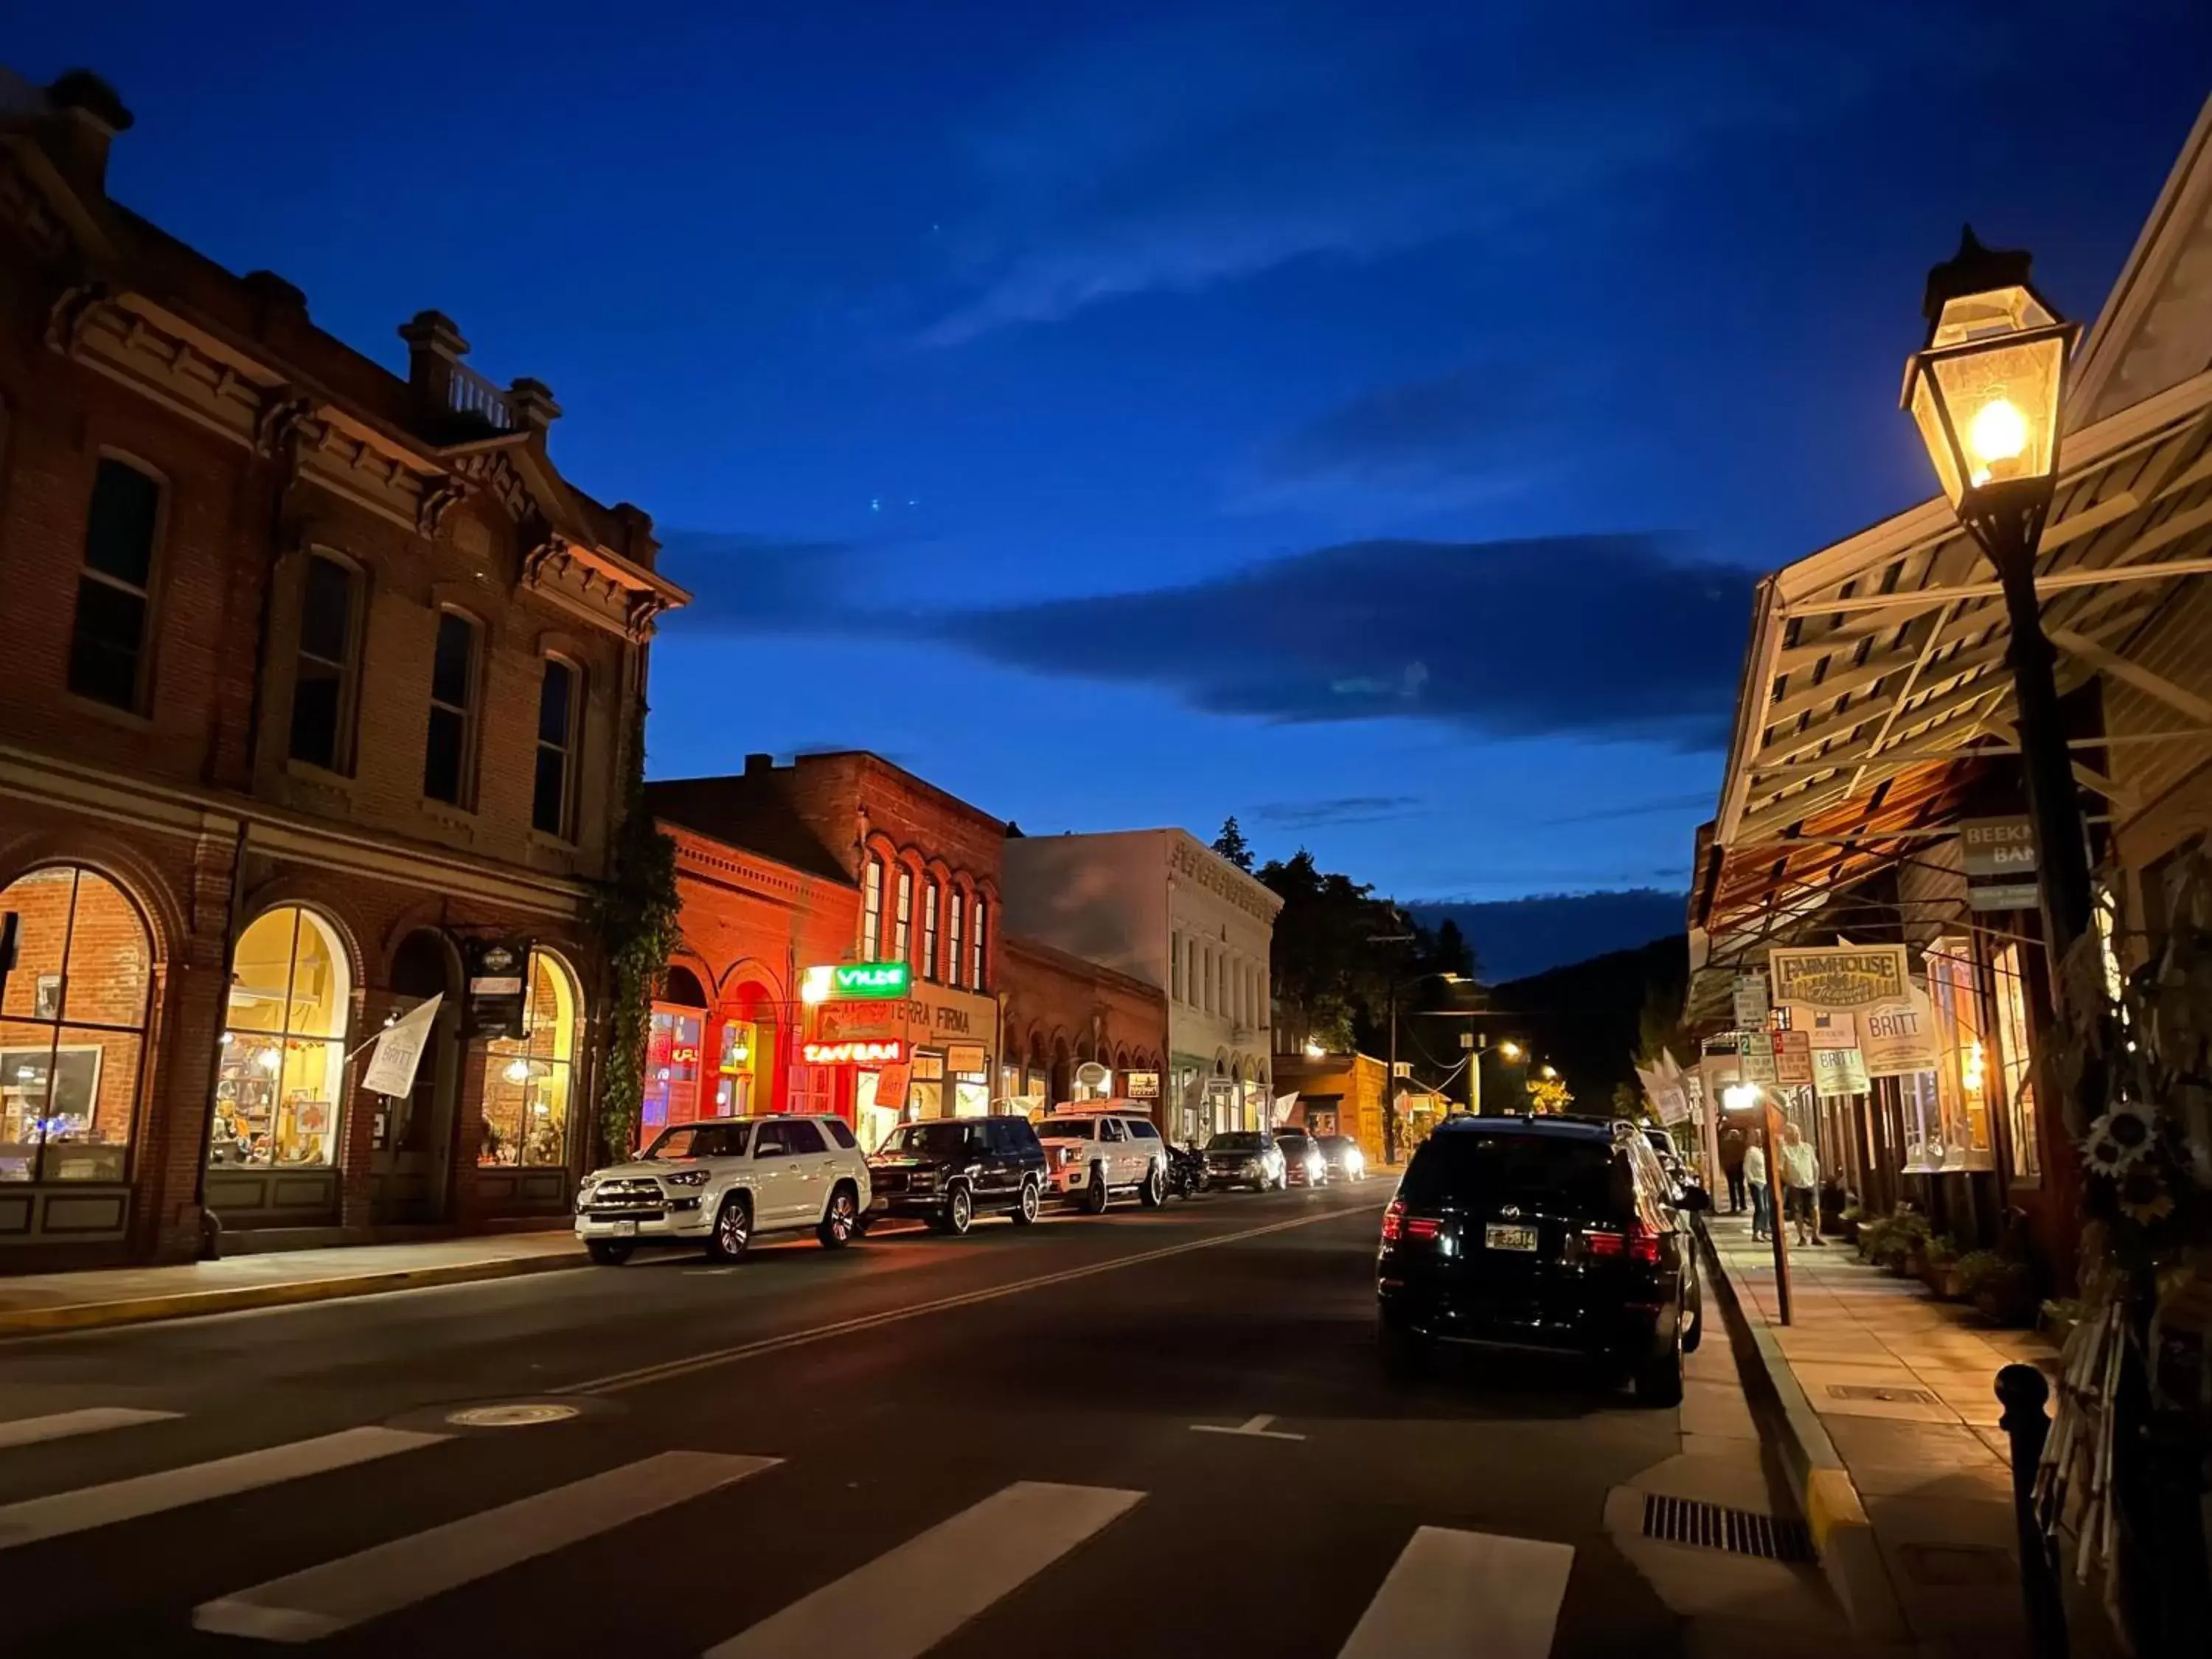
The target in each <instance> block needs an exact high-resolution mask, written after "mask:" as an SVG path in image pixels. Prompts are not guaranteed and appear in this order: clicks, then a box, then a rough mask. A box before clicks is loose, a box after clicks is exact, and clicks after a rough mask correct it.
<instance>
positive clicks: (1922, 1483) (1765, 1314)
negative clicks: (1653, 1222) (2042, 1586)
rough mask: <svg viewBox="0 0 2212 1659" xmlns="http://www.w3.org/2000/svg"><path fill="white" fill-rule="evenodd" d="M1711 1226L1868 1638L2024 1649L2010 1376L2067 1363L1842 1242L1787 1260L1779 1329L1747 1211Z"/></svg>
mask: <svg viewBox="0 0 2212 1659" xmlns="http://www.w3.org/2000/svg"><path fill="white" fill-rule="evenodd" d="M1707 1225H1708V1236H1709V1237H1710V1239H1711V1244H1712V1248H1713V1253H1714V1255H1715V1256H1716V1257H1717V1260H1718V1261H1719V1263H1720V1266H1721V1268H1722V1273H1723V1279H1724V1288H1725V1289H1726V1290H1727V1291H1729V1293H1730V1294H1731V1295H1732V1297H1733V1299H1734V1301H1735V1304H1737V1306H1738V1308H1739V1309H1740V1310H1741V1313H1742V1315H1743V1316H1744V1319H1745V1321H1746V1323H1747V1326H1748V1328H1749V1330H1750V1334H1751V1336H1752V1340H1753V1346H1754V1347H1755V1349H1756V1350H1757V1352H1758V1354H1759V1359H1760V1361H1761V1362H1762V1364H1763V1365H1764V1367H1765V1371H1766V1376H1767V1381H1768V1382H1769V1383H1770V1384H1771V1387H1772V1389H1773V1390H1774V1393H1775V1395H1777V1396H1778V1400H1779V1402H1780V1404H1781V1406H1782V1408H1783V1410H1782V1413H1781V1415H1782V1419H1783V1421H1784V1424H1785V1425H1786V1427H1785V1433H1786V1435H1787V1437H1788V1440H1789V1442H1790V1443H1788V1444H1785V1445H1784V1447H1783V1452H1784V1462H1785V1463H1787V1464H1788V1465H1789V1466H1790V1469H1791V1472H1792V1475H1793V1479H1795V1480H1796V1483H1797V1486H1798V1489H1799V1492H1800V1494H1801V1496H1802V1498H1803V1501H1804V1504H1805V1510H1806V1514H1807V1516H1808V1519H1809V1520H1810V1521H1811V1522H1812V1525H1813V1530H1814V1541H1815V1545H1816V1547H1818V1548H1819V1549H1820V1552H1821V1557H1822V1565H1823V1567H1824V1568H1825V1569H1826V1571H1827V1573H1828V1577H1829V1580H1830V1582H1831V1583H1832V1584H1834V1585H1835V1586H1836V1589H1837V1592H1838V1595H1839V1596H1840V1597H1841V1598H1842V1599H1843V1600H1844V1602H1845V1604H1846V1606H1847V1607H1849V1609H1850V1613H1851V1614H1852V1617H1853V1620H1854V1621H1855V1622H1856V1623H1857V1624H1858V1625H1859V1626H1860V1628H1861V1629H1863V1630H1865V1631H1867V1632H1869V1634H1881V1635H1884V1636H1889V1637H1892V1638H1894V1637H1895V1636H1896V1635H1897V1634H1899V1630H1900V1626H1901V1629H1902V1632H1904V1633H1906V1634H1909V1635H1910V1637H1911V1638H1912V1639H1913V1640H1914V1641H1915V1642H1916V1643H1917V1644H1920V1645H1921V1648H1922V1650H1923V1651H1924V1652H1931V1653H1939V1654H1942V1653H1958V1654H1966V1653H1969V1652H1971V1653H1973V1654H1974V1655H1976V1656H1977V1659H1996V1656H2000V1655H2010V1654H2015V1653H2021V1654H2025V1653H2026V1652H2027V1632H2026V1629H2025V1626H2024V1625H2023V1622H2022V1619H2021V1595H2020V1579H2019V1563H2018V1559H2017V1556H2016V1553H2015V1543H2014V1519H2013V1510H2012V1477H2011V1472H2010V1465H2009V1463H2008V1451H2007V1446H2006V1441H2005V1437H2004V1434H2003V1432H2002V1431H2001V1430H2000V1429H1999V1428H1998V1427H1997V1419H1998V1416H1999V1413H2000V1408H1999V1407H1998V1405H1997V1401H1996V1392H1995V1383H1996V1373H1997V1371H1998V1370H1999V1369H2000V1368H2001V1367H2002V1366H2004V1365H2007V1364H2012V1363H2013V1362H2015V1360H2019V1361H2025V1362H2027V1363H2029V1364H2042V1365H2043V1366H2045V1369H2046V1370H2053V1369H2055V1368H2056V1365H2057V1349H2056V1348H2054V1347H2053V1346H2051V1344H2050V1343H2049V1342H2048V1341H2046V1340H2045V1339H2043V1338H2042V1337H2041V1336H2039V1335H2038V1334H2035V1333H2033V1332H2028V1331H2008V1330H1996V1329H1992V1328H1989V1327H1987V1326H1985V1325H1983V1324H1981V1323H1980V1322H1978V1320H1977V1319H1976V1317H1975V1316H1974V1315H1973V1314H1972V1312H1971V1311H1970V1310H1967V1309H1966V1308H1964V1307H1961V1306H1959V1305H1956V1304H1951V1303H1945V1302H1939V1301H1937V1300H1936V1298H1935V1297H1933V1296H1932V1295H1930V1294H1929V1291H1927V1290H1926V1288H1925V1287H1924V1286H1923V1285H1921V1284H1920V1283H1919V1282H1918V1281H1917V1280H1912V1279H1897V1278H1893V1277H1892V1276H1891V1275H1890V1274H1888V1273H1884V1272H1882V1271H1881V1269H1879V1268H1876V1267H1868V1266H1866V1265H1865V1264H1864V1263H1863V1262H1861V1261H1859V1259H1858V1255H1857V1251H1856V1250H1854V1249H1851V1247H1850V1246H1849V1245H1847V1244H1844V1243H1842V1242H1841V1241H1840V1240H1836V1239H1830V1240H1828V1241H1826V1243H1823V1244H1821V1245H1820V1246H1817V1247H1814V1248H1812V1249H1804V1248H1797V1247H1793V1248H1792V1249H1791V1250H1790V1291H1791V1297H1790V1300H1791V1310H1792V1315H1793V1317H1792V1322H1791V1323H1790V1324H1789V1325H1787V1326H1784V1325H1782V1324H1780V1323H1779V1322H1778V1320H1779V1310H1778V1307H1777V1303H1776V1294H1775V1283H1774V1258H1773V1252H1772V1247H1771V1245H1768V1244H1765V1243H1756V1244H1754V1243H1753V1242H1752V1239H1751V1225H1750V1218H1749V1217H1748V1216H1736V1215H1725V1214H1714V1215H1711V1216H1710V1217H1708V1218H1707Z"/></svg>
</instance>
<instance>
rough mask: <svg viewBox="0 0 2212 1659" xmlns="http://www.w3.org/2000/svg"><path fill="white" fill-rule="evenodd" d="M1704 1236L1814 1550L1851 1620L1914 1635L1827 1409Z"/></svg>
mask: <svg viewBox="0 0 2212 1659" xmlns="http://www.w3.org/2000/svg"><path fill="white" fill-rule="evenodd" d="M1700 1237H1702V1238H1703V1240H1704V1243H1705V1262H1706V1265H1707V1267H1709V1268H1710V1269H1711V1274H1710V1277H1711V1281H1712V1283H1713V1285H1714V1287H1715V1288H1716V1289H1717V1290H1718V1291H1720V1293H1721V1298H1720V1299H1721V1304H1722V1306H1723V1309H1724V1310H1726V1313H1727V1316H1728V1322H1729V1338H1730V1340H1731V1342H1732V1344H1733V1346H1735V1351H1736V1357H1737V1358H1738V1360H1739V1361H1740V1362H1743V1364H1744V1369H1745V1371H1746V1376H1747V1381H1752V1380H1755V1381H1756V1382H1758V1383H1762V1384H1764V1386H1765V1394H1766V1395H1767V1396H1768V1398H1769V1400H1770V1401H1771V1404H1772V1405H1773V1406H1774V1407H1776V1408H1777V1409H1776V1410H1775V1411H1773V1412H1770V1413H1767V1414H1766V1415H1767V1416H1768V1418H1769V1419H1770V1421H1771V1420H1772V1419H1777V1418H1778V1419H1779V1421H1780V1424H1781V1428H1782V1432H1781V1433H1780V1434H1779V1435H1778V1436H1775V1437H1773V1438H1774V1439H1775V1440H1776V1442H1777V1443H1778V1449H1779V1450H1780V1452H1781V1454H1782V1462H1783V1464H1784V1468H1785V1469H1786V1470H1787V1472H1788V1474H1789V1476H1790V1486H1791V1488H1792V1489H1793V1490H1794V1491H1795V1492H1796V1495H1797V1503H1798V1507H1799V1508H1800V1509H1802V1510H1803V1511H1804V1513H1805V1524H1806V1528H1807V1529H1808V1531H1810V1532H1811V1534H1813V1550H1814V1553H1815V1554H1816V1555H1818V1556H1819V1557H1820V1571H1821V1572H1822V1574H1823V1575H1824V1576H1825V1577H1826V1579H1827V1581H1828V1588H1829V1589H1831V1590H1832V1591H1834V1592H1835V1596H1836V1600H1837V1601H1839V1602H1841V1603H1842V1604H1843V1608H1844V1615H1845V1616H1846V1617H1847V1618H1849V1619H1850V1622H1851V1628H1852V1629H1853V1630H1855V1631H1857V1632H1858V1633H1859V1634H1860V1635H1862V1636H1868V1637H1873V1638H1879V1639H1881V1640H1884V1641H1903V1640H1905V1639H1907V1638H1908V1636H1909V1632H1908V1630H1907V1627H1906V1626H1905V1614H1904V1612H1903V1610H1902V1608H1901V1607H1899V1602H1898V1599H1897V1588H1896V1586H1895V1585H1894V1584H1893V1583H1892V1582H1891V1580H1890V1577H1889V1568H1888V1566H1887V1564H1885V1563H1884V1562H1883V1560H1882V1559H1881V1545H1880V1543H1879V1542H1878V1541H1876V1539H1875V1532H1874V1525H1873V1523H1872V1522H1869V1520H1868V1519H1867V1512H1866V1505H1865V1504H1864V1503H1863V1502H1862V1501H1861V1500H1860V1498H1859V1489H1858V1487H1857V1486H1856V1485H1855V1484H1853V1482H1852V1480H1851V1474H1850V1470H1849V1469H1848V1468H1844V1460H1843V1459H1842V1458H1841V1457H1839V1456H1838V1455H1837V1454H1836V1448H1835V1444H1834V1443H1833V1442H1832V1441H1831V1440H1830V1439H1829V1438H1828V1431H1827V1430H1826V1429H1825V1428H1823V1427H1822V1426H1821V1424H1820V1413H1817V1412H1815V1411H1814V1409H1813V1405H1812V1402H1811V1401H1808V1399H1806V1398H1805V1390H1804V1389H1802V1387H1801V1386H1799V1384H1798V1382H1797V1374H1796V1372H1795V1371H1794V1370H1791V1369H1790V1361H1789V1359H1788V1358H1786V1357H1785V1356H1784V1353H1783V1352H1782V1345H1781V1342H1780V1341H1779V1340H1778V1339H1777V1337H1776V1336H1775V1334H1774V1332H1773V1330H1772V1329H1771V1328H1770V1327H1769V1326H1768V1325H1766V1324H1765V1322H1763V1321H1762V1322H1759V1323H1758V1324H1755V1325H1754V1324H1753V1322H1751V1320H1750V1318H1749V1317H1748V1316H1747V1315H1746V1314H1745V1312H1744V1307H1743V1297H1742V1296H1741V1293H1740V1292H1739V1291H1738V1289H1737V1286H1736V1282H1735V1274H1733V1273H1730V1272H1729V1269H1728V1266H1727V1264H1726V1263H1725V1262H1723V1261H1722V1260H1721V1255H1720V1252H1719V1251H1718V1250H1717V1249H1715V1248H1714V1246H1713V1241H1712V1237H1711V1234H1708V1233H1703V1232H1701V1233H1700ZM1754 1371H1755V1373H1756V1376H1755V1378H1754V1377H1753V1372H1754Z"/></svg>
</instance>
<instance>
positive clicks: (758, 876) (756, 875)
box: [640, 821, 860, 1136]
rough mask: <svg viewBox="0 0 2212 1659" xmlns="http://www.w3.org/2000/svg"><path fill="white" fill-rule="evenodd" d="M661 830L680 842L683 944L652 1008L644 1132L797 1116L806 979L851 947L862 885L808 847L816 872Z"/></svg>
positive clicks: (681, 831) (677, 830)
mask: <svg viewBox="0 0 2212 1659" xmlns="http://www.w3.org/2000/svg"><path fill="white" fill-rule="evenodd" d="M661 828H662V829H663V830H664V831H665V833H666V834H668V835H669V836H671V838H672V839H673V840H674V841H675V842H676V884H677V888H678V891H679V892H680V893H681V894H682V896H683V901H684V909H683V917H682V929H683V935H684V943H683V945H682V947H681V948H680V949H679V950H678V952H677V954H676V957H675V959H674V960H673V961H672V962H671V963H670V964H669V971H668V975H667V976H666V978H665V981H663V983H662V985H661V987H660V994H659V998H658V1000H656V1001H655V1002H654V1004H653V1034H652V1038H651V1045H650V1049H649V1052H648V1055H647V1075H646V1092H645V1100H644V1105H643V1110H642V1112H641V1124H640V1128H641V1133H642V1134H644V1135H647V1136H649V1135H651V1134H653V1133H656V1132H658V1131H659V1129H660V1128H661V1127H663V1126H664V1125H666V1124H670V1123H688V1122H690V1121H692V1120H693V1119H695V1118H701V1117H717V1116H723V1115H732V1114H743V1113H747V1112H776V1111H785V1110H788V1109H791V1108H792V1106H793V1103H794V1094H793V1090H794V1085H803V1083H804V1072H803V1062H802V1061H801V1060H800V1059H799V1045H800V1043H801V1042H803V1041H804V1040H805V1039H804V1036H803V1032H802V1020H801V1004H800V1002H799V975H800V974H801V973H802V971H803V970H804V969H805V968H806V967H807V966H808V965H809V964H811V963H833V962H837V961H840V960H842V958H843V957H844V956H845V954H846V952H847V951H849V950H851V949H852V945H853V940H854V930H855V929H856V928H857V927H858V926H859V922H860V889H859V888H858V887H856V886H855V885H854V884H853V882H852V881H851V880H850V879H849V878H848V877H847V876H846V875H845V874H844V872H842V871H841V870H839V869H838V868H837V867H836V865H835V864H834V863H832V862H830V861H829V860H828V859H826V858H820V857H811V855H810V854H807V853H806V852H805V849H801V851H800V856H802V857H811V865H793V864H785V863H781V862H779V861H778V860H775V859H772V858H769V857H766V856H764V855H763V854H758V853H753V852H748V851H747V850H745V849H744V848H741V847H734V846H732V845H730V844H728V843H727V842H720V841H716V840H714V838H713V837H711V836H703V835H701V834H699V833H698V832H697V831H696V830H693V829H686V828H684V826H683V825H682V824H680V823H674V822H671V821H664V822H663V823H662V824H661ZM794 1068H802V1069H796V1070H795V1069H794ZM806 1098H807V1097H806V1093H805V1089H804V1087H803V1086H801V1087H800V1088H799V1091H798V1095H797V1099H798V1100H799V1102H801V1103H804V1102H805V1100H806Z"/></svg>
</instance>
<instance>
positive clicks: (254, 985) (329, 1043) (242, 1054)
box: [208, 905, 353, 1165]
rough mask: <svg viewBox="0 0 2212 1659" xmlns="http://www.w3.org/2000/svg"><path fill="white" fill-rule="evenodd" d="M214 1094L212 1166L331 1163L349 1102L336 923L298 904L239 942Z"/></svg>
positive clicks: (347, 990)
mask: <svg viewBox="0 0 2212 1659" xmlns="http://www.w3.org/2000/svg"><path fill="white" fill-rule="evenodd" d="M233 955H234V960H233V962H232V964H231V979H230V1024H229V1029H228V1030H225V1031H224V1032H223V1034H222V1056H221V1058H220V1060H219V1061H218V1063H217V1067H216V1087H215V1127H214V1129H213V1132H212V1134H211V1137H210V1140H209V1144H208V1162H209V1163H210V1164H222V1165H234V1164H289V1165H301V1164H309V1165H313V1164H330V1163H331V1162H332V1161H333V1160H334V1158H335V1157H336V1153H337V1137H338V1115H339V1109H340V1106H341V1104H342V1103H343V1100H344V1098H345V1054H346V1041H345V1038H346V1028H347V1026H348V1024H349V1023H350V1021H351V1019H352V1013H353V985H352V975H350V974H349V971H348V969H347V966H346V959H345V952H344V950H343V948H342V947H341V946H340V945H339V943H338V938H337V933H334V932H333V931H332V930H331V925H330V924H329V923H328V922H326V921H324V920H323V919H322V918H321V917H320V916H319V915H316V914H315V913H314V912H313V911H312V910H308V909H305V908H301V906H298V905H285V906H283V907H282V908H278V909H275V910H270V911H265V912H264V913H263V914H262V915H259V916H258V917H256V918H255V919H254V921H253V922H252V925H251V926H250V927H247V928H246V931H245V932H244V933H240V935H239V936H238V945H237V947H236V949H235V951H234V953H233Z"/></svg>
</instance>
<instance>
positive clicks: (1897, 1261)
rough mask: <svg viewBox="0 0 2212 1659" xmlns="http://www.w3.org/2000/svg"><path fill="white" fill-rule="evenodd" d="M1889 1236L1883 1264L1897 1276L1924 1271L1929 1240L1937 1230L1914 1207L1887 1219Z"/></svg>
mask: <svg viewBox="0 0 2212 1659" xmlns="http://www.w3.org/2000/svg"><path fill="white" fill-rule="evenodd" d="M1889 1222H1890V1238H1889V1242H1888V1249H1887V1254H1886V1258H1885V1260H1884V1261H1883V1262H1882V1264H1881V1265H1882V1266H1884V1267H1887V1268H1888V1269H1889V1270H1890V1272H1892V1273H1895V1274H1896V1275H1897V1276H1898V1277H1899V1278H1900V1279H1917V1278H1919V1277H1920V1276H1921V1275H1922V1274H1923V1273H1925V1272H1926V1271H1927V1250H1928V1241H1929V1238H1930V1237H1933V1236H1934V1234H1935V1231H1936V1230H1935V1229H1934V1228H1933V1227H1931V1226H1929V1225H1928V1218H1927V1217H1926V1216H1924V1215H1923V1214H1921V1213H1920V1212H1919V1211H1917V1210H1906V1209H1899V1211H1898V1212H1897V1213H1896V1214H1895V1215H1893V1216H1892V1217H1891V1218H1889Z"/></svg>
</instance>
